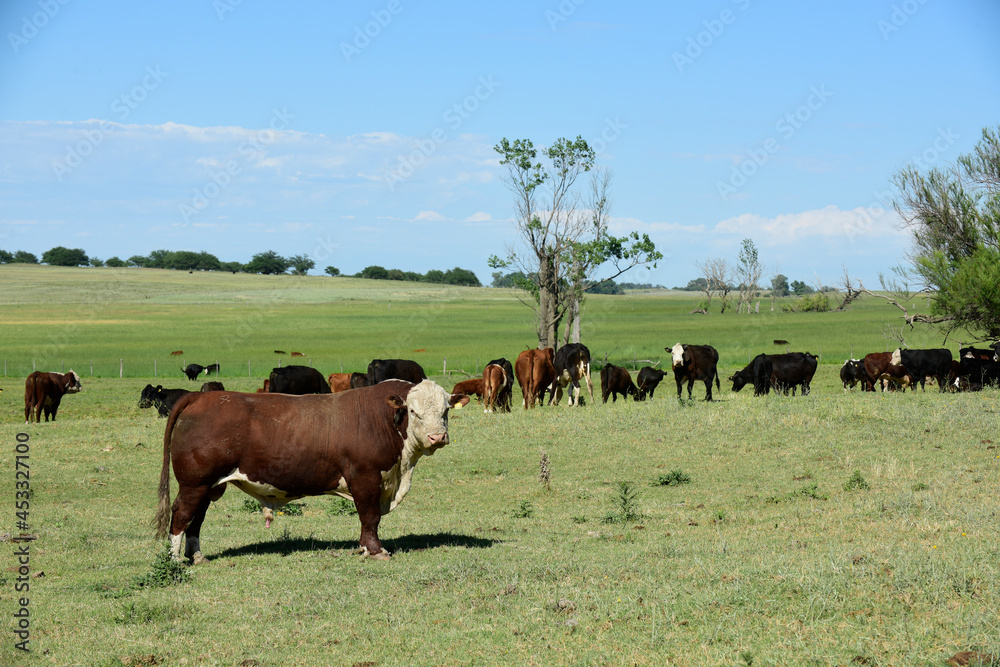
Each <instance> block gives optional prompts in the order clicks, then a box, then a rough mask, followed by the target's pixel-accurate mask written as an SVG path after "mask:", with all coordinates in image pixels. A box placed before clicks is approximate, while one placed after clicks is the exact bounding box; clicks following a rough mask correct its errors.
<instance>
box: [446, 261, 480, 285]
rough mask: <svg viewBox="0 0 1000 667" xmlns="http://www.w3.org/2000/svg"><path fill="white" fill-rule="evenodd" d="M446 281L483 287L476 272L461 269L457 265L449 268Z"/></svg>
mask: <svg viewBox="0 0 1000 667" xmlns="http://www.w3.org/2000/svg"><path fill="white" fill-rule="evenodd" d="M444 282H446V283H448V284H449V285H464V286H466V287H482V284H481V283H480V282H479V278H477V277H476V274H475V273H473V272H472V271H469V270H468V269H460V268H458V267H457V266H456V267H455V268H454V269H449V270H448V271H446V272H445V274H444Z"/></svg>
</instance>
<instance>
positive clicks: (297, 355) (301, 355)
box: [292, 352, 306, 357]
mask: <svg viewBox="0 0 1000 667" xmlns="http://www.w3.org/2000/svg"><path fill="white" fill-rule="evenodd" d="M292 356H293V357H304V356H306V355H304V354H302V353H301V352H292Z"/></svg>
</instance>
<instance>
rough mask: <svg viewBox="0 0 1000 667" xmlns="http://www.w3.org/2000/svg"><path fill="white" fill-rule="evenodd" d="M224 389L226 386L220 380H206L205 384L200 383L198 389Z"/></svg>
mask: <svg viewBox="0 0 1000 667" xmlns="http://www.w3.org/2000/svg"><path fill="white" fill-rule="evenodd" d="M225 390H226V387H225V385H223V384H222V383H221V382H215V381H212V382H206V383H205V384H203V385H201V389H200V390H199V391H225Z"/></svg>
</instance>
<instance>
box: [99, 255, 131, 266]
mask: <svg viewBox="0 0 1000 667" xmlns="http://www.w3.org/2000/svg"><path fill="white" fill-rule="evenodd" d="M91 261H93V260H91ZM104 264H105V265H106V266H110V267H111V268H113V269H120V268H123V267H125V266H128V264H127V263H126V262H125V260H123V259H121V258H119V257H118V256H117V255H115V256H112V257H108V261H106V262H104Z"/></svg>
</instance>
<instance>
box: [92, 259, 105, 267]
mask: <svg viewBox="0 0 1000 667" xmlns="http://www.w3.org/2000/svg"><path fill="white" fill-rule="evenodd" d="M90 265H91V266H96V267H101V266H104V260H103V259H98V258H96V257H91V258H90Z"/></svg>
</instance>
